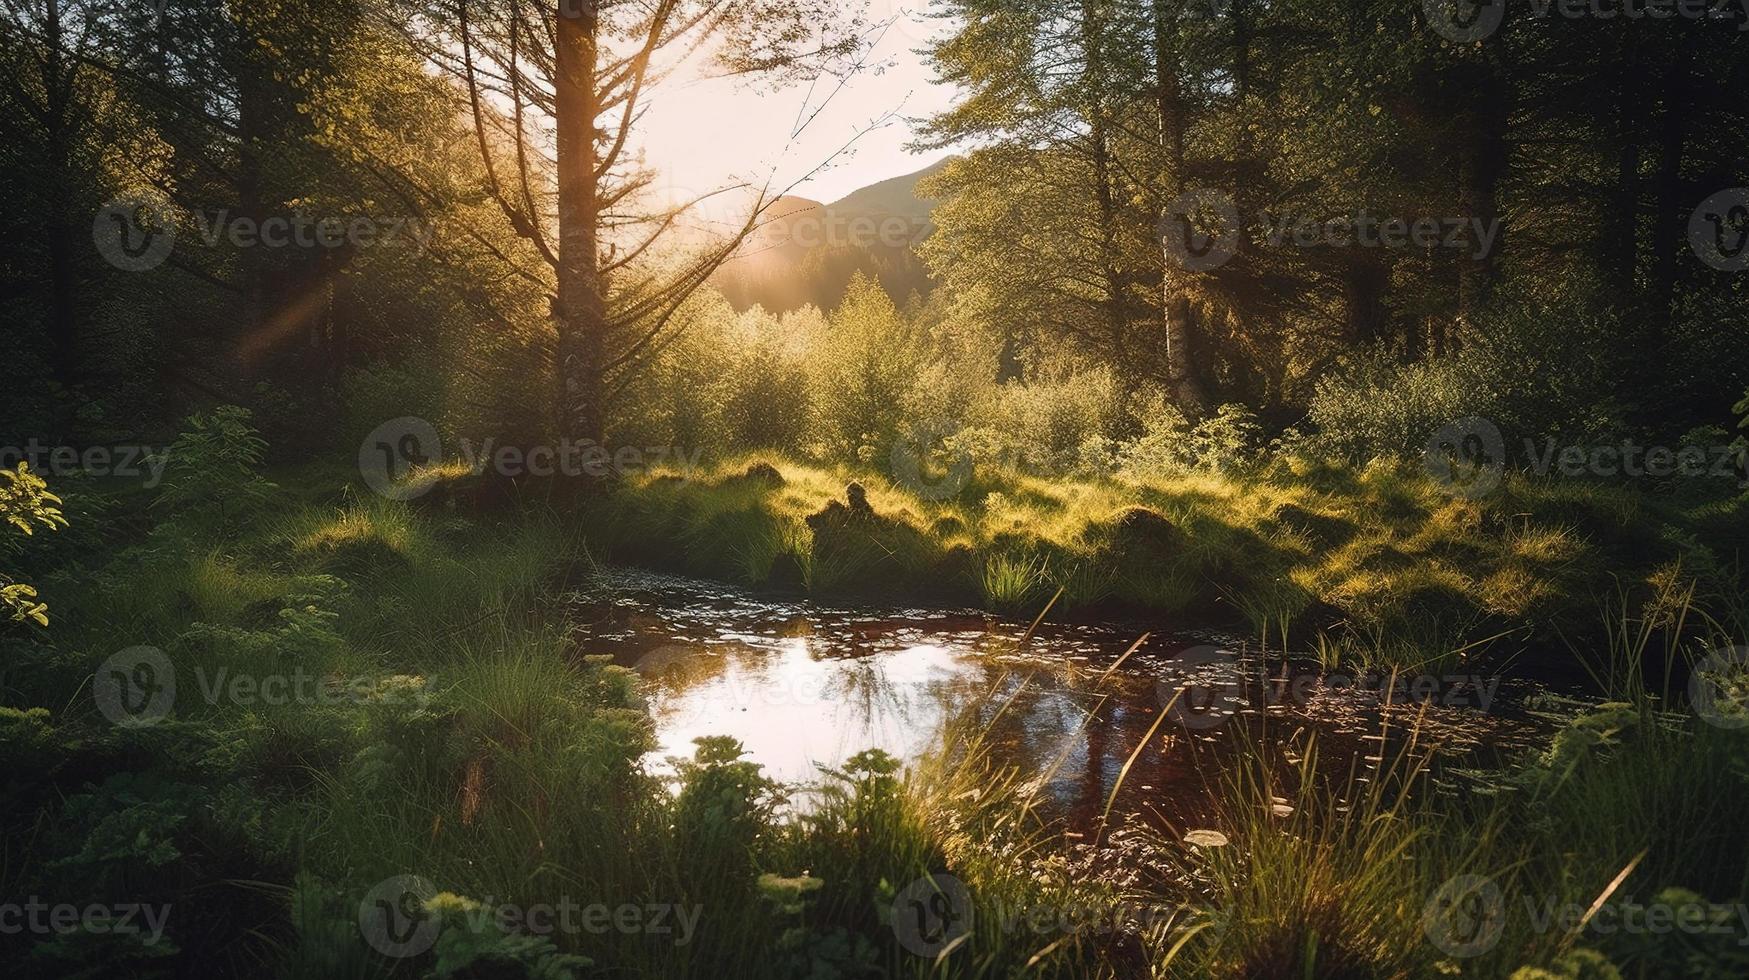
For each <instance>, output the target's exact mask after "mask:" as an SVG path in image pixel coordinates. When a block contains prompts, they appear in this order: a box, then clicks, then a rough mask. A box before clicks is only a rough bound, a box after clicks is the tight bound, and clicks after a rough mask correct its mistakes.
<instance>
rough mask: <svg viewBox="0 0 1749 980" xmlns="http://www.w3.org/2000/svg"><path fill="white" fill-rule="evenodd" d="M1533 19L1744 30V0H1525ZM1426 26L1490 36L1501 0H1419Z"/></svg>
mask: <svg viewBox="0 0 1749 980" xmlns="http://www.w3.org/2000/svg"><path fill="white" fill-rule="evenodd" d="M1525 6H1526V7H1528V8H1529V9H1530V15H1531V16H1532V17H1534V18H1536V19H1537V20H1547V19H1549V18H1551V17H1559V18H1562V19H1564V20H1586V19H1590V20H1626V21H1648V20H1649V21H1665V20H1691V21H1703V20H1704V21H1716V22H1719V23H1721V24H1727V25H1728V24H1735V25H1736V29H1737V30H1738V31H1744V30H1749V0H1529V2H1528V3H1526V4H1525ZM1422 10H1423V11H1424V12H1425V13H1426V15H1427V26H1429V27H1431V28H1432V29H1433V31H1434V33H1436V34H1438V35H1439V36H1440V37H1443V38H1445V39H1446V40H1448V41H1454V42H1457V43H1459V44H1469V43H1472V42H1475V41H1483V40H1486V39H1488V38H1489V37H1492V36H1493V35H1494V34H1495V33H1496V32H1498V31H1499V30H1500V27H1501V26H1502V25H1503V24H1504V23H1505V22H1506V10H1507V0H1423V2H1422Z"/></svg>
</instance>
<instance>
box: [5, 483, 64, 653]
mask: <svg viewBox="0 0 1749 980" xmlns="http://www.w3.org/2000/svg"><path fill="white" fill-rule="evenodd" d="M0 520H3V521H4V523H5V524H7V525H10V526H11V527H13V528H17V529H18V530H19V531H20V532H21V533H23V534H25V535H31V534H35V533H36V528H37V527H39V526H40V527H44V528H47V529H48V530H50V531H59V530H60V529H62V528H64V527H66V526H67V519H66V517H65V516H63V515H62V513H61V498H59V497H57V496H55V495H54V494H52V493H50V492H49V485H48V484H47V483H45V482H44V481H43V479H42V477H40V476H37V475H36V474H35V473H32V472H31V471H30V464H29V463H26V462H23V461H20V462H19V464H18V466H17V468H16V469H11V470H0ZM17 551H18V543H17V541H16V539H14V538H12V537H11V536H10V535H5V536H0V557H8V556H11V555H14V554H17ZM0 612H4V613H10V615H11V621H12V622H14V623H23V622H31V623H35V624H37V625H38V626H47V625H48V624H49V607H48V605H47V604H46V603H42V602H38V601H37V592H36V588H35V587H34V586H30V585H26V584H25V583H23V582H17V581H14V580H13V579H12V578H11V577H10V576H8V575H6V574H5V573H3V572H0Z"/></svg>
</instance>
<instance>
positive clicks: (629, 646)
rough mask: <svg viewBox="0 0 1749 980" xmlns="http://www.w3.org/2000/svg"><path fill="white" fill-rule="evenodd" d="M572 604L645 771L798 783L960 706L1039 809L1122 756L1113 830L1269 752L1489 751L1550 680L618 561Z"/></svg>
mask: <svg viewBox="0 0 1749 980" xmlns="http://www.w3.org/2000/svg"><path fill="white" fill-rule="evenodd" d="M574 609H575V624H576V629H577V632H578V634H579V635H578V644H579V648H580V649H583V650H585V651H586V652H589V653H595V654H610V655H612V656H613V657H614V659H615V661H616V662H617V663H620V664H622V665H624V666H627V667H631V668H633V669H634V670H636V671H637V672H638V673H639V674H640V675H642V677H643V679H644V686H645V690H646V692H647V696H648V698H649V701H650V708H651V713H652V715H653V717H654V719H655V725H656V733H657V738H658V741H659V743H660V748H659V749H657V750H656V751H655V752H653V753H651V755H650V757H649V759H648V760H647V762H648V765H649V766H650V767H651V768H652V769H653V770H655V771H658V772H663V771H667V770H669V769H671V766H670V764H669V762H668V760H669V759H670V758H671V757H674V756H690V755H691V754H692V750H693V744H692V743H693V740H694V739H696V738H699V737H703V736H707V735H727V736H730V737H733V738H735V739H737V740H739V741H740V742H741V744H742V745H743V746H744V747H745V748H746V749H747V752H748V756H749V758H751V759H752V760H753V761H755V762H758V763H759V764H761V765H762V766H764V767H765V770H766V773H767V774H768V775H770V776H772V777H774V778H777V779H780V780H784V781H786V782H791V783H797V784H801V783H807V782H809V781H814V780H818V779H819V778H820V771H819V768H820V767H822V766H836V765H838V764H840V763H842V762H843V761H844V760H845V759H847V758H849V757H850V756H851V755H854V754H855V753H857V752H859V751H861V750H863V749H869V748H879V749H883V750H885V751H887V752H888V753H890V754H892V755H894V756H896V757H898V758H900V759H904V760H915V759H917V758H919V757H920V756H922V755H923V754H925V753H928V752H931V751H933V750H936V749H938V748H942V747H943V742H944V739H945V738H946V735H945V733H944V728H945V726H946V725H947V722H948V721H949V719H952V718H955V717H956V716H962V715H964V714H965V713H967V712H970V713H971V717H970V721H971V730H975V731H985V732H988V736H987V740H988V741H989V742H990V743H991V745H992V746H993V752H994V755H995V757H996V759H997V760H998V761H999V762H1001V763H1004V764H1010V765H1014V766H1017V767H1019V768H1020V769H1021V770H1022V771H1023V772H1025V773H1027V774H1028V775H1029V778H1038V779H1040V780H1042V787H1041V789H1042V795H1043V798H1044V801H1045V805H1046V807H1047V808H1049V809H1052V810H1054V811H1055V812H1054V813H1052V814H1050V815H1051V816H1054V817H1057V818H1060V819H1062V820H1063V821H1064V822H1065V824H1066V826H1068V827H1072V828H1080V829H1082V830H1085V829H1087V828H1089V827H1091V826H1093V825H1094V824H1095V823H1097V820H1098V818H1099V816H1100V815H1101V814H1102V813H1103V812H1104V810H1105V808H1106V805H1107V801H1108V800H1110V799H1111V797H1112V790H1113V787H1114V786H1118V785H1119V777H1120V774H1121V773H1122V772H1123V770H1124V767H1125V765H1126V764H1129V765H1130V771H1129V774H1128V776H1127V777H1125V778H1123V780H1122V782H1121V790H1120V791H1119V793H1118V794H1117V796H1116V799H1115V801H1114V802H1113V806H1112V819H1113V823H1114V824H1117V823H1126V822H1129V821H1131V820H1135V819H1138V818H1139V819H1142V820H1145V821H1147V822H1148V823H1150V824H1154V825H1158V826H1164V827H1179V828H1182V827H1184V826H1187V825H1192V824H1197V823H1200V822H1202V821H1204V820H1206V819H1208V818H1209V817H1210V816H1211V806H1212V803H1213V801H1214V800H1215V798H1216V796H1217V795H1218V794H1219V793H1220V791H1221V788H1222V785H1223V778H1222V777H1223V772H1224V771H1225V770H1226V769H1227V767H1229V766H1231V765H1232V763H1233V761H1234V758H1235V755H1236V753H1240V752H1255V751H1256V749H1257V747H1258V746H1259V745H1264V744H1268V745H1271V746H1274V747H1276V748H1279V749H1280V750H1281V752H1280V753H1279V755H1280V757H1281V758H1282V759H1283V760H1284V762H1285V763H1287V764H1292V763H1294V762H1295V761H1297V759H1298V758H1299V754H1300V753H1303V752H1304V751H1305V750H1306V746H1307V745H1308V744H1315V745H1316V746H1317V750H1316V751H1317V755H1316V759H1317V760H1318V764H1319V768H1320V770H1321V771H1335V770H1341V772H1340V773H1338V775H1339V776H1341V777H1342V778H1346V774H1347V772H1349V771H1352V772H1353V774H1354V776H1355V778H1357V779H1359V780H1365V779H1367V778H1369V777H1368V775H1367V772H1368V771H1369V770H1372V769H1376V767H1377V766H1378V765H1379V764H1380V762H1381V760H1384V759H1392V760H1394V759H1396V758H1398V757H1399V753H1398V750H1399V749H1400V748H1401V747H1402V746H1403V745H1404V744H1405V740H1406V739H1407V738H1409V737H1410V733H1411V731H1412V730H1413V731H1414V732H1415V733H1416V734H1415V736H1414V737H1415V738H1416V739H1417V742H1416V744H1417V745H1418V746H1422V747H1425V748H1428V749H1430V750H1431V751H1432V752H1433V753H1434V757H1433V760H1432V764H1434V765H1439V764H1440V762H1441V760H1445V761H1450V762H1455V763H1458V764H1468V763H1472V762H1475V761H1478V760H1481V759H1493V758H1498V757H1499V756H1500V755H1501V754H1502V753H1505V752H1510V751H1513V750H1514V749H1516V748H1520V747H1527V746H1529V745H1531V744H1533V742H1534V739H1535V735H1536V732H1537V731H1538V730H1539V728H1540V727H1542V726H1541V725H1539V724H1538V721H1537V718H1536V717H1535V716H1534V715H1533V714H1532V713H1530V712H1529V711H1527V710H1526V708H1527V705H1529V704H1531V703H1532V702H1533V701H1535V700H1536V699H1537V698H1539V697H1541V692H1540V689H1538V688H1536V687H1533V686H1531V685H1529V684H1525V683H1515V682H1514V681H1513V680H1511V679H1509V678H1508V679H1502V678H1500V677H1499V676H1498V675H1494V674H1487V673H1484V672H1481V671H1478V670H1469V669H1466V668H1464V667H1462V666H1458V667H1449V668H1441V669H1440V670H1439V671H1437V672H1432V673H1429V674H1428V675H1426V676H1417V677H1409V678H1398V679H1397V681H1396V686H1395V687H1394V688H1393V686H1392V682H1391V681H1390V679H1389V678H1387V677H1381V676H1367V675H1350V674H1345V673H1342V672H1329V671H1322V670H1320V669H1318V668H1317V666H1316V665H1314V664H1308V663H1303V662H1295V661H1290V660H1283V659H1281V658H1279V657H1278V658H1274V659H1270V658H1265V657H1262V656H1260V655H1258V654H1257V653H1256V651H1255V650H1254V649H1248V648H1247V646H1246V644H1245V643H1244V642H1242V641H1241V640H1240V639H1239V638H1237V637H1236V636H1233V635H1231V634H1223V633H1220V632H1211V631H1205V630H1198V629H1195V628H1193V627H1191V626H1189V625H1188V624H1180V623H1173V622H1129V623H1102V624H1087V623H1072V624H1061V623H1046V624H1044V625H1042V626H1040V627H1039V628H1038V629H1037V631H1036V632H1034V633H1033V634H1032V636H1031V637H1030V638H1027V637H1026V633H1027V627H1028V625H1029V624H1028V623H1024V622H1015V621H1011V620H1005V619H1001V618H996V617H992V616H988V615H986V614H984V613H980V612H976V611H969V610H928V609H912V608H899V607H894V608H862V607H856V608H852V607H838V606H832V605H827V604H820V603H815V602H812V601H808V600H803V599H782V598H772V597H769V596H763V595H755V594H752V593H749V592H744V591H740V590H737V589H734V588H731V587H728V586H723V585H719V584H715V583H707V582H701V581H695V580H689V579H681V578H674V577H670V576H664V575H658V574H654V573H648V572H640V571H631V570H619V569H615V570H608V571H604V572H602V573H601V574H600V575H599V576H598V577H597V578H596V580H595V581H594V582H593V583H592V584H591V586H590V587H589V588H588V589H586V590H584V591H583V592H581V593H579V594H578V595H577V596H576V598H575V603H574ZM1144 635H1146V636H1147V639H1146V641H1145V642H1144V643H1142V644H1141V645H1140V646H1139V647H1136V643H1137V641H1138V640H1139V639H1141V638H1142V637H1143V636H1144ZM1132 648H1134V649H1133V650H1132ZM1126 653H1128V656H1126ZM1163 711H1164V712H1166V717H1165V718H1164V719H1162V718H1161V713H1162V712H1163ZM960 730H964V729H960ZM1150 732H1152V733H1153V735H1152V737H1151V738H1149V733H1150ZM1145 738H1146V739H1148V744H1147V745H1146V747H1143V748H1142V749H1141V751H1140V752H1138V751H1137V749H1138V746H1141V745H1142V742H1143V740H1144V739H1145ZM1132 757H1133V759H1134V761H1133V763H1132V762H1130V760H1131V759H1132ZM1286 805H1291V803H1287V804H1286Z"/></svg>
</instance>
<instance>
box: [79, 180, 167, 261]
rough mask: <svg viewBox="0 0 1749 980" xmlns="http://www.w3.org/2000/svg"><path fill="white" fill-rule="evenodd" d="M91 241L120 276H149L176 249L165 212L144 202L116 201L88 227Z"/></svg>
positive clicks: (134, 200) (105, 206)
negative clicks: (121, 272)
mask: <svg viewBox="0 0 1749 980" xmlns="http://www.w3.org/2000/svg"><path fill="white" fill-rule="evenodd" d="M91 240H92V243H93V244H95V245H96V246H97V253H98V254H99V255H101V256H103V259H104V261H106V262H108V263H109V264H110V265H112V266H115V267H116V268H117V269H120V270H122V271H123V272H150V271H151V270H153V269H156V268H157V267H159V266H161V265H163V264H164V260H165V259H168V258H169V257H170V252H171V251H172V250H173V249H175V247H176V222H175V219H174V216H173V215H172V214H171V213H170V211H169V209H167V208H165V207H163V206H162V205H160V204H158V203H156V202H154V201H149V200H146V199H144V198H134V197H118V198H115V199H114V200H112V201H110V202H109V203H107V204H105V205H104V206H103V207H102V209H100V210H99V211H98V212H97V217H96V219H95V220H93V221H92V223H91Z"/></svg>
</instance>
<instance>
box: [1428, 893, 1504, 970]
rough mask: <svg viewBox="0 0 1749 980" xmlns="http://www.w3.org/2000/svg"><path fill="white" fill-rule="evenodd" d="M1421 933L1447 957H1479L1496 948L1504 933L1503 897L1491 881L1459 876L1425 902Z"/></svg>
mask: <svg viewBox="0 0 1749 980" xmlns="http://www.w3.org/2000/svg"><path fill="white" fill-rule="evenodd" d="M1421 930H1422V932H1423V933H1425V934H1426V936H1427V941H1428V942H1430V943H1432V944H1433V945H1434V946H1435V947H1437V948H1438V949H1439V951H1440V952H1442V953H1444V954H1446V955H1447V956H1455V957H1458V958H1459V959H1469V958H1471V957H1475V956H1481V955H1482V954H1484V953H1487V952H1488V951H1490V950H1492V949H1493V948H1494V947H1495V946H1497V945H1499V943H1500V934H1501V933H1502V932H1504V931H1505V930H1506V896H1505V895H1504V894H1502V893H1501V891H1500V886H1499V885H1497V884H1495V883H1494V879H1492V878H1487V877H1484V876H1482V875H1458V876H1457V877H1455V878H1452V879H1450V880H1448V881H1447V882H1446V883H1445V884H1443V885H1441V886H1440V887H1439V890H1438V891H1436V892H1434V893H1433V897H1432V898H1430V899H1428V900H1427V907H1426V908H1425V909H1424V910H1422V913H1421Z"/></svg>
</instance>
